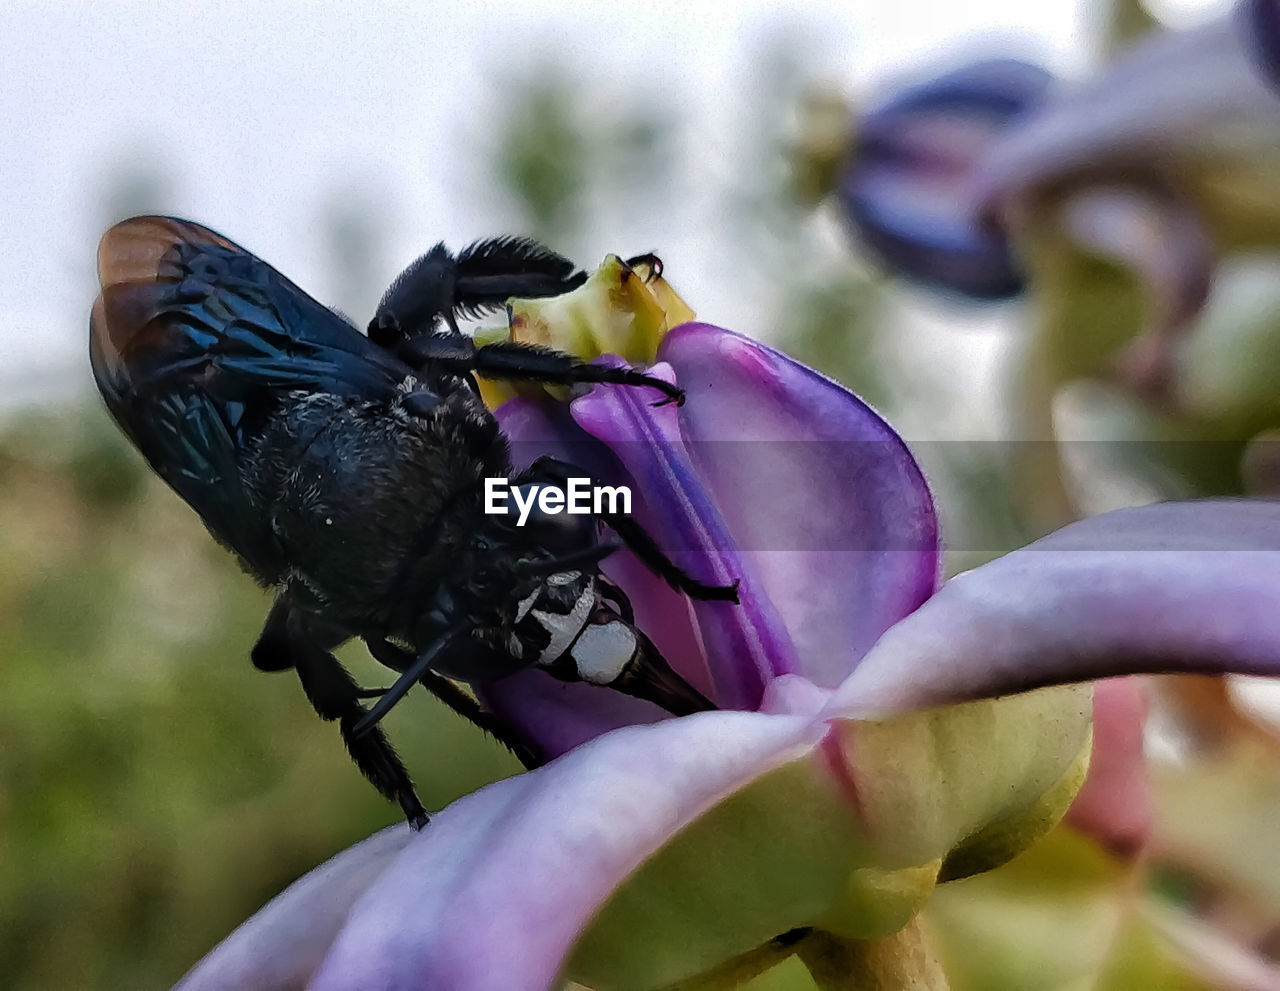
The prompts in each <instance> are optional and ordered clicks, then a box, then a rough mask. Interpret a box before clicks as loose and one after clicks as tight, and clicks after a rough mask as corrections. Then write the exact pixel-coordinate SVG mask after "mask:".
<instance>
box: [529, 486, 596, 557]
mask: <svg viewBox="0 0 1280 991" xmlns="http://www.w3.org/2000/svg"><path fill="white" fill-rule="evenodd" d="M507 504H508V507H509V509H508V511H507V520H508V526H510V527H511V528H512V529H514V530H515V531H516V532H517V533H520V534H521V536H523V537H524V539H525V540H527V541H529V542H530V543H533V544H536V545H537V546H539V547H541V548H544V549H545V550H548V551H550V552H552V553H554V554H567V553H569V552H571V551H576V550H581V549H583V548H585V547H589V546H591V545H592V544H593V543H594V542H595V537H596V524H595V517H593V516H591V515H590V514H589V513H578V512H569V505H568V499H567V498H566V496H565V492H564V489H562V488H560V487H558V486H555V485H546V484H539V483H526V484H524V485H515V486H512V488H511V498H510V499H509V500H508V503H507ZM522 517H523V519H524V525H523V526H521V525H520V523H519V521H520V519H521V518H522Z"/></svg>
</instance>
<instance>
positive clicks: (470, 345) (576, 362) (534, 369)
mask: <svg viewBox="0 0 1280 991" xmlns="http://www.w3.org/2000/svg"><path fill="white" fill-rule="evenodd" d="M399 355H400V357H401V358H403V359H404V360H405V361H406V362H408V363H409V364H410V365H412V366H414V367H427V368H432V369H434V370H436V371H438V372H447V373H450V374H453V375H469V374H471V373H473V372H474V373H475V374H477V375H483V376H484V377H485V378H491V379H520V380H524V381H530V382H544V383H550V384H552V385H577V384H579V383H585V384H591V383H596V382H606V383H610V384H613V385H637V386H648V387H649V388H651V389H657V390H658V391H659V392H661V393H662V394H663V395H664V396H666V397H667V398H666V399H663V400H661V401H660V402H658V403H656V404H655V405H658V406H662V405H665V404H667V403H670V402H674V403H676V404H677V405H683V404H684V392H683V391H682V390H681V389H678V388H676V387H675V386H674V385H672V384H671V383H670V382H664V381H663V380H662V379H660V378H655V377H654V376H652V375H646V374H645V373H644V372H639V371H636V370H635V369H634V368H611V367H609V366H607V365H589V364H587V363H586V362H585V361H583V360H582V359H580V358H578V357H576V356H574V355H571V354H566V353H565V352H563V351H556V350H553V349H552V348H544V347H540V346H539V345H536V344H519V343H517V342H515V341H498V342H496V343H494V344H476V343H475V341H473V340H472V339H471V338H469V337H464V336H462V335H456V336H455V335H453V334H424V335H422V336H420V337H415V338H413V339H412V340H409V341H408V342H406V343H405V344H404V346H403V347H401V348H400V350H399Z"/></svg>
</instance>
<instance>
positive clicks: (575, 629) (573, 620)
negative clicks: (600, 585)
mask: <svg viewBox="0 0 1280 991" xmlns="http://www.w3.org/2000/svg"><path fill="white" fill-rule="evenodd" d="M595 604H596V590H595V589H594V588H593V587H592V586H590V585H588V586H587V587H586V588H585V589H584V590H583V592H582V594H581V595H580V596H578V601H577V602H575V603H574V604H573V608H572V609H570V610H569V611H568V612H567V613H564V614H563V615H562V614H559V613H549V612H545V611H544V610H542V609H534V610H533V611H532V612H531V613H530V615H531V616H532V617H533V618H534V619H536V620H537V621H538V622H539V623H541V624H542V627H543V629H545V630H546V631H547V632H548V633H550V634H551V642H550V643H548V644H547V645H546V647H544V648H543V650H542V653H541V654H540V655H539V656H538V659H537V660H536V661H535V662H534V663H535V664H550V663H552V662H553V661H555V659H556V658H558V657H559V656H560V655H561V654H563V653H564V652H565V651H566V650H568V649H569V646H570V644H572V643H573V641H574V639H575V638H576V637H577V636H578V634H579V633H581V632H582V627H583V626H584V625H585V624H586V622H587V617H588V616H590V615H591V609H592V607H593V606H594V605H595Z"/></svg>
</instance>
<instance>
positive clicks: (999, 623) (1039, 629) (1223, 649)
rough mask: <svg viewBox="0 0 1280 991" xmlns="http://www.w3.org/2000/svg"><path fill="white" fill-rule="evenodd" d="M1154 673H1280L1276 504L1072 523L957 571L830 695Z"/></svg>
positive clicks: (957, 694) (921, 695)
mask: <svg viewBox="0 0 1280 991" xmlns="http://www.w3.org/2000/svg"><path fill="white" fill-rule="evenodd" d="M1150 672H1182V673H1197V674H1223V673H1227V672H1237V673H1241V674H1261V675H1273V676H1274V675H1280V502H1273V501H1249V500H1208V499H1206V500H1201V501H1196V502H1185V503H1165V504H1163V505H1156V506H1144V507H1142V508H1140V509H1126V510H1121V511H1119V512H1114V513H1106V514H1104V515H1102V516H1095V517H1092V518H1090V519H1086V520H1081V521H1080V522H1078V523H1073V524H1071V525H1070V526H1067V527H1065V528H1063V529H1062V530H1059V531H1057V532H1056V533H1053V534H1050V535H1049V536H1048V537H1045V538H1043V539H1041V540H1038V541H1036V542H1035V543H1033V544H1030V545H1028V546H1027V547H1025V548H1023V549H1021V550H1017V551H1014V552H1013V553H1012V554H1008V555H1006V556H1005V557H1002V558H999V559H998V560H995V561H992V562H991V563H989V564H984V565H982V566H981V567H979V568H975V569H974V570H973V571H971V572H969V573H967V574H964V575H960V576H959V577H957V578H955V579H953V580H951V581H949V582H948V583H947V584H946V585H945V586H944V587H943V588H942V590H941V591H940V592H938V594H937V595H935V596H934V597H933V598H932V599H930V600H929V601H928V602H926V603H925V604H924V605H923V606H921V607H920V609H918V610H917V611H916V612H915V613H913V614H912V615H911V616H909V617H907V618H906V619H904V620H903V621H902V622H900V623H899V624H898V625H897V626H895V627H894V628H893V629H892V630H890V631H889V632H888V633H886V634H885V635H884V636H883V637H882V638H881V639H880V641H879V642H878V643H877V644H876V645H875V646H874V647H873V648H872V649H871V651H870V652H869V653H868V654H867V656H866V657H865V658H863V662H862V664H861V666H859V668H858V670H857V671H856V672H855V673H854V675H853V676H852V677H851V678H850V679H849V681H848V682H846V683H845V684H844V685H843V686H841V689H840V691H839V692H837V693H836V697H835V698H834V699H833V700H832V703H831V705H832V707H833V708H839V709H840V710H841V711H861V712H886V711H899V710H910V709H918V708H921V707H925V706H934V705H942V704H945V703H950V702H955V701H959V700H963V699H973V698H986V697H995V696H998V695H1005V694H1009V693H1012V692H1020V691H1025V690H1027V689H1030V688H1035V687H1038V686H1041V685H1050V684H1058V683H1065V682H1073V681H1084V680H1088V679H1094V678H1108V677H1113V676H1117V675H1125V674H1138V673H1150Z"/></svg>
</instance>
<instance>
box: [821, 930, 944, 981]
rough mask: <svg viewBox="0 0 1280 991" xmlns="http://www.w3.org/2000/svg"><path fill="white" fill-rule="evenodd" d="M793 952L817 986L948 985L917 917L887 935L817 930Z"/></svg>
mask: <svg viewBox="0 0 1280 991" xmlns="http://www.w3.org/2000/svg"><path fill="white" fill-rule="evenodd" d="M796 952H797V953H798V954H799V956H800V959H801V960H802V961H803V962H804V965H805V966H806V967H808V968H809V973H810V975H812V977H813V982H814V983H815V984H816V985H817V986H818V988H819V989H820V991H949V985H948V984H947V978H946V975H945V974H943V972H942V968H941V967H940V966H939V965H938V961H937V960H936V959H934V956H933V951H932V950H931V949H930V948H929V944H928V940H927V939H926V938H925V934H924V932H923V931H922V930H921V928H920V924H919V921H918V920H913V921H911V922H910V923H908V924H907V926H906V928H905V929H902V930H901V931H900V932H897V933H894V935H892V936H888V937H886V938H885V939H869V940H851V939H842V938H840V937H839V936H833V935H831V934H830V933H825V932H815V933H814V934H813V935H811V936H810V937H809V938H808V939H806V940H804V941H803V942H801V943H800V944H799V945H798V946H797V947H796Z"/></svg>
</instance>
